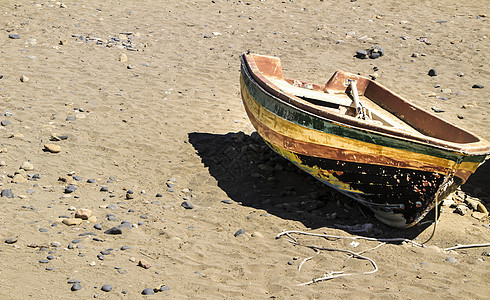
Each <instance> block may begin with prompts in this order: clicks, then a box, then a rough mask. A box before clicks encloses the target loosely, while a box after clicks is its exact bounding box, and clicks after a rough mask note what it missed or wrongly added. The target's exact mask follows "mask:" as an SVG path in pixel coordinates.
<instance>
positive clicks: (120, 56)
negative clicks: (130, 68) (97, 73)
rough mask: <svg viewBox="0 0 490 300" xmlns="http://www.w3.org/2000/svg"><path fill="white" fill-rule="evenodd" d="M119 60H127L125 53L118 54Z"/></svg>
mask: <svg viewBox="0 0 490 300" xmlns="http://www.w3.org/2000/svg"><path fill="white" fill-rule="evenodd" d="M119 61H120V62H127V61H128V56H127V55H126V54H124V53H123V54H121V55H119Z"/></svg>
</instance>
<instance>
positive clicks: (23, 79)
mask: <svg viewBox="0 0 490 300" xmlns="http://www.w3.org/2000/svg"><path fill="white" fill-rule="evenodd" d="M20 81H22V82H28V81H29V77H27V76H25V75H22V76H20Z"/></svg>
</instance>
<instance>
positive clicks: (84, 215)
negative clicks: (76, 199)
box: [75, 208, 92, 220]
mask: <svg viewBox="0 0 490 300" xmlns="http://www.w3.org/2000/svg"><path fill="white" fill-rule="evenodd" d="M91 216H92V211H91V210H90V209H87V208H80V209H79V210H77V211H76V212H75V218H80V219H82V220H87V219H88V218H90V217H91Z"/></svg>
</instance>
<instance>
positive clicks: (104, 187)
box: [100, 186, 109, 192]
mask: <svg viewBox="0 0 490 300" xmlns="http://www.w3.org/2000/svg"><path fill="white" fill-rule="evenodd" d="M100 191H101V192H107V191H109V188H107V187H106V186H103V187H101V188H100Z"/></svg>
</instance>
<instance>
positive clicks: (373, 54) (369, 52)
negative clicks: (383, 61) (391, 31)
mask: <svg viewBox="0 0 490 300" xmlns="http://www.w3.org/2000/svg"><path fill="white" fill-rule="evenodd" d="M384 54H385V51H384V49H383V48H381V47H379V46H375V47H372V48H370V49H366V50H358V51H356V55H355V57H357V58H360V59H367V58H370V59H376V58H378V57H381V56H383V55H384Z"/></svg>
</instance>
